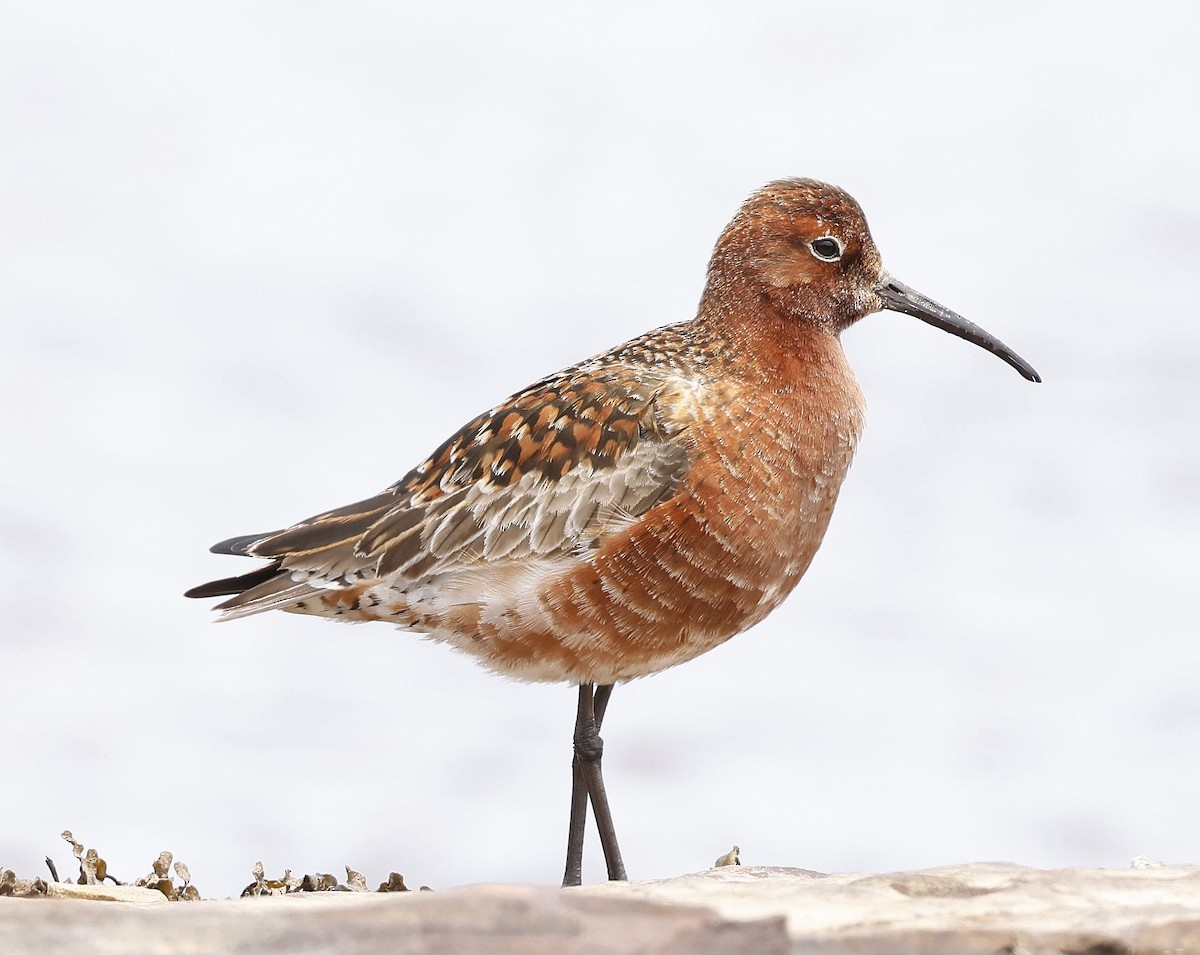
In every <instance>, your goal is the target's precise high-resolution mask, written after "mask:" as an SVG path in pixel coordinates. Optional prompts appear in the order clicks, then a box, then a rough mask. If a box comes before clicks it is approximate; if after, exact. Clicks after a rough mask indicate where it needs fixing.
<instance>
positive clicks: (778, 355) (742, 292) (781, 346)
mask: <svg viewBox="0 0 1200 955" xmlns="http://www.w3.org/2000/svg"><path fill="white" fill-rule="evenodd" d="M695 323H696V325H697V331H698V332H699V333H700V335H701V336H702V337H703V338H704V339H706V340H708V341H709V342H711V343H712V345H711V347H712V350H713V351H714V352H715V353H717V354H719V355H720V356H721V357H722V358H723V359H724V360H725V361H726V362H728V364H729V365H731V366H732V367H733V368H735V369H737V370H739V371H740V373H741V374H742V375H749V376H752V377H758V378H767V379H778V378H782V379H783V380H785V381H793V382H794V381H796V380H797V378H803V377H807V375H808V374H809V373H812V372H816V371H818V370H822V371H826V372H828V371H836V373H837V374H847V375H848V374H849V373H850V369H849V367H848V366H847V365H846V360H845V357H844V355H843V353H842V346H841V342H840V341H839V339H838V335H837V333H836V332H835V331H833V330H832V329H830V328H829V327H828V326H826V325H825V324H823V323H821V322H819V321H816V320H814V319H811V318H809V317H807V316H805V315H797V314H795V313H792V312H789V311H786V310H785V309H784V308H783V307H782V306H781V304H780V303H779V302H778V301H777V300H776V299H774V298H773V297H772V296H771V295H770V294H768V293H767V292H765V291H763V290H762V289H760V288H755V287H753V286H750V285H748V284H746V283H743V282H740V281H737V280H736V279H733V280H726V279H725V278H724V277H723V276H719V275H718V276H714V275H710V276H709V282H708V285H707V286H706V287H705V290H704V295H703V297H702V298H701V300H700V308H699V311H698V312H697V315H696V318H695Z"/></svg>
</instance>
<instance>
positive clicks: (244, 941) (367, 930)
mask: <svg viewBox="0 0 1200 955" xmlns="http://www.w3.org/2000/svg"><path fill="white" fill-rule="evenodd" d="M789 944H790V943H789V941H788V937H787V930H786V928H785V927H784V922H783V919H782V918H779V917H778V916H775V917H769V918H767V919H759V920H751V921H745V920H743V919H737V920H727V919H724V918H721V917H720V916H718V915H716V914H715V913H713V912H711V911H709V910H706V909H701V908H694V907H680V906H674V905H663V904H660V903H653V902H646V901H643V900H640V899H634V898H616V897H614V898H598V897H594V896H587V895H584V894H581V893H578V892H569V891H562V890H559V889H549V888H537V887H533V886H521V885H518V886H504V885H483V886H472V887H470V888H464V889H455V890H450V891H447V892H406V893H394V894H392V893H388V894H363V893H356V892H322V893H297V894H294V895H287V896H274V897H262V898H254V899H237V900H228V901H220V902H194V903H173V904H170V905H167V906H154V907H149V906H147V907H143V906H123V905H82V904H79V903H77V902H73V901H55V900H48V899H35V900H28V899H0V952H5V953H7V952H14V953H15V952H37V953H38V955H68V953H70V955H76V953H78V952H81V951H86V952H87V953H88V955H218V953H220V955H225V953H230V955H232V953H237V955H249V953H267V952H271V953H276V952H288V953H297V955H379V953H381V952H387V953H388V955H452V953H471V955H563V953H568V955H570V953H580V955H622V953H626V952H638V953H640V955H742V953H746V952H753V953H755V955H786V953H787V952H788V951H789Z"/></svg>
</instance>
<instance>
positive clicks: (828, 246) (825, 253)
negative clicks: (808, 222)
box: [808, 235, 842, 262]
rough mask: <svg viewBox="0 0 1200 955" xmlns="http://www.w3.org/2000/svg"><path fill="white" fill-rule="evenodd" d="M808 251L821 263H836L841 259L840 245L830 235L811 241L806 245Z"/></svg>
mask: <svg viewBox="0 0 1200 955" xmlns="http://www.w3.org/2000/svg"><path fill="white" fill-rule="evenodd" d="M808 250H809V251H810V252H811V253H812V254H813V255H815V256H816V257H817V258H818V259H820V260H821V261H822V262H836V261H837V260H838V259H840V258H841V257H842V243H841V242H840V241H838V239H836V238H835V237H834V236H831V235H823V236H821V237H820V238H819V239H813V240H812V241H811V242H810V243H808Z"/></svg>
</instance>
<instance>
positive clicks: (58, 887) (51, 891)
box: [46, 882, 170, 904]
mask: <svg viewBox="0 0 1200 955" xmlns="http://www.w3.org/2000/svg"><path fill="white" fill-rule="evenodd" d="M46 896H47V897H48V898H51V899H91V900H92V901H94V902H147V903H150V904H157V903H159V902H167V901H170V900H169V899H168V898H167V897H166V896H165V895H163V894H162V893H161V892H159V891H158V889H147V888H145V887H144V886H140V885H113V884H112V883H99V884H97V885H75V884H74V883H73V882H47V883H46Z"/></svg>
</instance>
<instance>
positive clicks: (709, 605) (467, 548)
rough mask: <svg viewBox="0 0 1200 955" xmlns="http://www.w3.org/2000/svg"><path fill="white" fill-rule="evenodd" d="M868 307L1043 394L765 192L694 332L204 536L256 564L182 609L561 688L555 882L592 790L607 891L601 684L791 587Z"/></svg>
mask: <svg viewBox="0 0 1200 955" xmlns="http://www.w3.org/2000/svg"><path fill="white" fill-rule="evenodd" d="M883 309H890V310H893V311H897V312H903V313H905V314H908V315H913V316H915V317H917V318H919V319H922V320H923V321H926V322H928V323H930V324H931V325H934V326H936V327H938V328H941V329H943V330H945V331H947V332H950V333H951V334H953V335H958V336H960V337H961V338H965V339H966V340H967V341H970V342H974V343H975V344H976V345H980V346H982V347H983V348H986V349H988V350H989V351H991V352H993V353H994V354H996V355H997V356H999V357H1000V358H1002V359H1003V360H1004V361H1006V362H1008V364H1010V365H1012V366H1013V367H1014V368H1016V369H1017V371H1019V372H1020V373H1021V374H1022V375H1023V376H1024V377H1025V378H1027V379H1028V380H1030V381H1040V380H1041V379H1040V378H1039V377H1038V374H1037V372H1036V371H1034V370H1033V368H1032V367H1031V366H1030V365H1029V364H1028V363H1027V362H1026V361H1025V360H1024V359H1022V358H1020V357H1019V356H1018V355H1017V354H1016V353H1015V352H1013V351H1012V350H1011V349H1009V348H1008V347H1007V346H1006V345H1004V344H1003V343H1001V342H1000V341H998V340H997V339H996V338H993V337H992V336H991V335H989V334H988V333H987V332H985V331H984V330H983V329H981V328H979V327H978V326H976V325H973V324H972V323H971V322H969V321H967V320H966V319H964V318H962V317H961V316H959V315H957V314H955V313H954V312H952V311H950V310H949V309H947V308H945V307H943V306H941V305H939V304H937V303H936V302H934V301H933V300H932V299H929V298H926V297H925V296H924V295H921V294H920V293H919V292H916V291H915V290H913V289H911V288H909V287H908V286H907V285H905V284H903V283H902V282H900V281H898V280H897V279H895V278H893V277H892V276H891V275H889V274H888V273H887V272H886V271H884V268H883V264H882V262H881V260H880V257H879V253H878V251H877V250H876V248H875V243H874V242H873V240H872V239H871V234H870V231H869V230H868V228H867V222H866V219H865V218H864V216H863V213H862V210H861V209H860V208H859V205H858V203H857V202H855V201H854V199H853V198H851V197H850V196H849V195H848V194H847V193H845V192H844V191H842V190H841V189H839V188H837V187H835V186H830V185H827V184H825V183H821V182H817V181H815V180H811V179H785V180H780V181H778V182H773V183H770V184H769V185H767V186H765V187H764V188H762V189H760V190H759V191H758V192H755V193H754V194H753V195H752V196H750V198H749V199H748V200H747V201H746V202H745V204H743V205H742V207H741V209H740V210H739V211H738V213H737V215H735V216H734V218H733V221H732V222H730V224H729V225H728V226H727V227H726V229H725V230H724V232H722V233H721V236H720V238H719V239H718V240H717V244H716V248H715V250H714V251H713V255H712V259H711V261H710V262H709V265H708V278H707V283H706V285H705V288H704V292H703V295H702V296H701V299H700V306H699V310H698V311H697V314H696V317H695V318H693V319H692V320H691V321H686V322H681V323H679V324H675V325H666V326H664V327H662V328H657V329H655V330H654V331H651V332H647V333H646V334H644V335H642V336H640V337H638V338H635V339H633V340H631V341H628V342H626V343H625V344H623V345H618V346H617V347H616V348H614V349H612V350H611V351H608V352H605V353H604V354H601V355H597V356H596V357H594V358H589V359H587V360H586V361H583V362H580V363H579V364H577V365H572V366H571V367H570V368H567V369H565V370H563V371H560V372H557V373H556V374H553V375H550V376H548V377H546V378H543V379H542V380H541V381H538V382H536V383H535V384H533V385H530V386H529V387H528V388H526V389H524V390H523V391H518V392H517V393H516V394H514V395H512V396H511V397H509V398H506V399H505V400H504V401H502V402H501V403H500V404H498V405H496V407H494V408H492V409H491V410H489V411H485V412H484V413H483V414H481V415H479V416H478V417H477V418H475V419H473V420H472V421H470V422H469V423H468V424H466V425H465V426H464V427H462V428H461V429H459V430H458V431H457V432H455V433H454V434H453V435H451V436H450V438H448V439H447V440H446V441H445V442H444V443H443V444H442V445H441V446H440V447H439V448H438V449H437V450H436V451H434V452H433V454H431V455H430V456H429V457H428V458H426V459H425V460H424V461H422V462H421V463H420V464H418V465H417V466H416V467H415V468H413V470H411V471H409V472H408V474H406V475H405V476H404V477H403V478H401V479H400V480H399V481H398V482H397V483H395V484H393V485H391V486H390V487H388V488H387V489H385V490H384V491H382V492H380V493H379V494H376V495H374V496H373V497H368V498H366V499H365V500H362V501H358V502H356V503H354V504H349V505H347V506H345V507H339V508H337V509H335V510H332V511H326V512H325V513H323V514H318V515H317V516H316V517H311V518H309V519H307V520H303V521H300V522H299V523H297V524H293V525H292V526H290V527H287V528H285V529H283V530H277V531H271V532H269V533H262V534H250V535H246V536H242V537H234V538H231V539H229V540H225V541H222V542H221V543H219V544H216V545H214V546H213V548H212V550H213V551H214V552H215V553H218V554H237V555H243V556H247V557H258V558H262V559H265V560H267V561H269V563H267V564H266V565H265V566H263V567H260V568H259V569H257V570H253V571H251V572H249V573H247V574H243V575H241V576H238V577H231V578H226V579H224V580H217V581H213V582H211V583H207V584H202V585H201V586H199V587H195V588H193V589H192V590H189V591H188V592H187V596H189V597H216V596H228V597H229V599H228V600H226V601H224V602H223V603H221V604H218V605H217V607H216V609H217V610H219V611H221V619H226V620H230V619H234V618H238V617H245V616H249V615H251V614H256V613H261V612H263V611H266V610H286V611H290V612H293V613H304V614H314V615H317V616H322V617H333V618H335V619H340V620H350V621H364V620H383V621H387V622H390V623H393V624H396V625H398V626H399V627H401V628H403V629H405V630H411V631H415V632H417V633H422V634H425V635H427V636H428V637H430V638H432V639H434V640H437V641H440V642H443V643H447V644H449V645H450V646H452V647H454V648H456V649H458V650H461V651H463V652H465V653H468V654H470V655H472V656H474V657H475V658H476V659H477V660H478V661H479V662H480V663H482V664H483V665H484V666H486V667H488V668H489V669H492V670H494V671H496V672H498V673H501V674H504V675H506V676H510V677H515V678H517V679H520V680H530V681H552V682H566V683H571V684H577V685H578V688H579V690H578V704H577V709H576V720H575V735H574V757H573V762H572V793H571V810H570V826H569V832H568V842H567V863H566V869H565V873H564V878H563V884H564V885H578V884H579V882H580V879H581V865H582V856H583V836H584V826H585V821H586V814H587V803H588V800H589V799H590V801H591V804H592V809H593V813H594V815H595V818H596V824H597V827H598V830H599V833H600V840H601V845H602V848H603V851H604V856H605V861H606V863H607V867H608V876H609V878H610V879H624V878H626V875H625V866H624V863H623V861H622V859H621V853H620V849H619V847H618V845H617V838H616V834H615V831H614V828H613V823H612V814H611V812H610V809H609V804H608V798H607V796H606V794H605V788H604V780H603V776H602V773H601V755H602V752H603V743H602V741H601V738H600V735H599V730H600V726H601V722H602V720H603V718H604V712H605V708H606V707H607V705H608V701H609V697H610V694H611V693H612V689H613V687H614V685H615V684H617V683H620V682H623V681H626V680H632V679H635V678H637V677H642V676H648V675H649V674H651V673H656V672H658V671H659V670H663V669H666V668H667V667H672V666H675V665H676V664H679V663H683V662H685V661H687V660H690V659H692V658H693V657H696V656H698V655H699V654H701V653H704V652H705V651H707V650H711V649H712V648H713V647H715V646H717V645H718V644H721V643H723V642H724V641H726V640H728V639H729V638H730V637H731V636H733V635H734V634H736V633H740V632H742V631H744V630H746V629H748V628H750V627H752V626H754V625H755V624H756V623H758V622H759V621H760V620H762V619H763V618H764V617H766V616H767V614H769V613H770V612H771V611H772V610H774V609H775V607H777V606H778V605H779V604H780V603H781V602H782V601H783V599H784V598H785V597H786V596H787V595H788V594H789V593H790V592H791V590H792V588H793V587H795V586H796V583H797V582H798V581H799V580H800V578H801V576H802V575H803V574H804V572H805V570H806V569H807V568H808V566H809V563H810V562H811V561H812V559H813V556H814V554H816V551H817V548H818V547H819V546H820V543H821V539H822V537H823V536H824V534H825V529H826V527H827V525H828V523H829V518H830V515H831V514H832V512H833V506H834V503H835V502H836V500H837V496H838V491H839V488H840V487H841V484H842V479H843V478H844V477H845V476H846V471H847V469H848V468H849V467H850V461H851V458H852V457H853V455H854V451H855V447H856V445H857V444H858V439H859V434H860V432H861V430H862V425H863V398H862V393H861V392H860V391H859V388H858V384H857V383H856V381H855V379H854V375H853V373H852V372H851V370H850V366H849V365H848V364H847V362H846V358H845V355H844V354H843V353H842V346H841V342H840V338H839V336H840V335H841V333H842V332H843V331H844V330H845V329H847V328H849V327H850V326H851V325H853V324H854V323H855V322H857V321H858V320H859V319H860V318H862V317H864V316H865V315H868V314H870V313H872V312H877V311H880V310H883Z"/></svg>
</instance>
